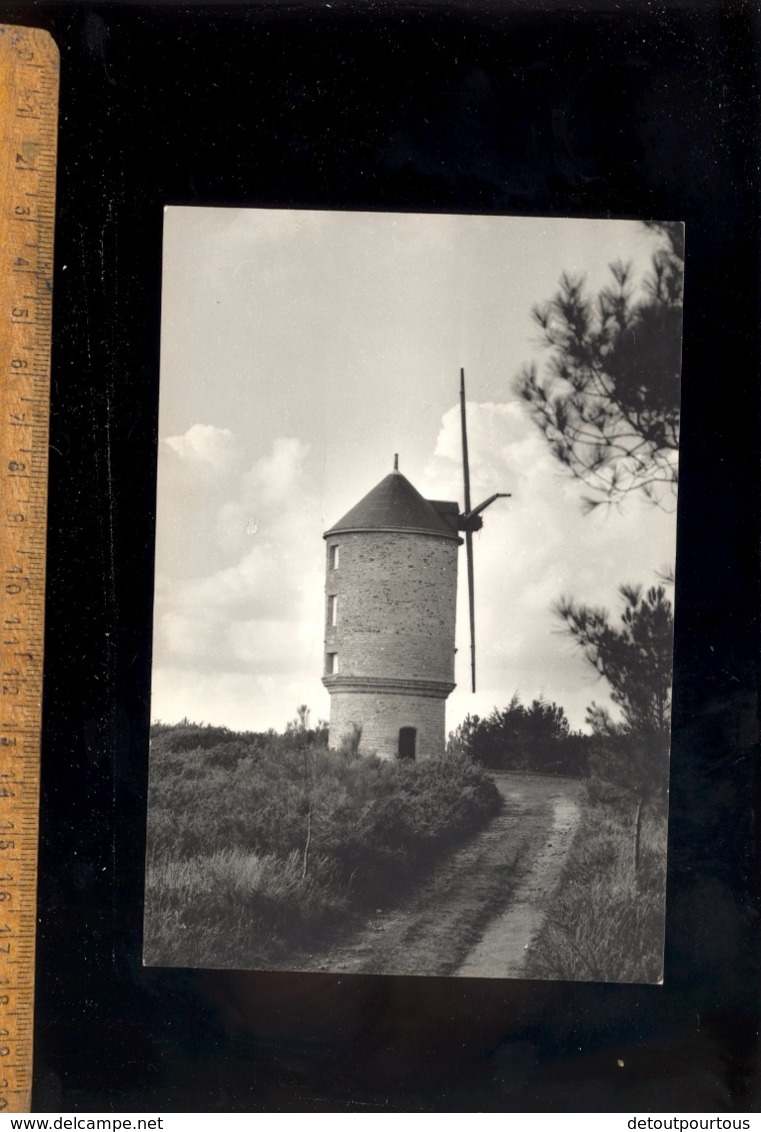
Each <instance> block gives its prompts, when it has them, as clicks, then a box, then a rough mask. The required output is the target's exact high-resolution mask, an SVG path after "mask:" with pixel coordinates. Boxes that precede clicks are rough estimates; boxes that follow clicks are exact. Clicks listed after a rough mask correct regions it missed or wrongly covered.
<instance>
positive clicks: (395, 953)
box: [317, 773, 582, 978]
mask: <svg viewBox="0 0 761 1132" xmlns="http://www.w3.org/2000/svg"><path fill="white" fill-rule="evenodd" d="M494 779H495V781H496V783H497V786H498V788H499V791H500V794H501V795H502V799H503V806H502V809H501V811H500V813H499V814H497V816H496V817H495V818H494V819H493V820H492V821H491V822H490V823H489V825H488V826H487V827H486V829H484V830H482V831H481V832H480V833H479V834H477V835H476V836H475V837H473V838H472V839H470V840H469V841H468V842H466V843H465V844H464V845H462V846H461V847H460V848H459V849H457V850H455V852H454V853H452V854H450V855H449V856H448V857H447V858H446V859H445V860H443V861H442V862H441V864H440V865H439V866H438V867H437V868H436V869H435V870H434V872H433V874H432V875H430V876H429V877H428V878H427V880H426V881H425V882H424V884H423V886H422V888H421V889H418V891H417V892H416V893H415V894H414V895H412V896H411V897H409V898H408V899H407V900H406V901H405V902H404V903H402V904H400V905H398V906H396V907H394V908H389V909H381V908H379V909H377V911H376V913H375V914H374V915H373V916H371V918H370V920H369V922H367V923H366V924H365V925H364V926H363V927H362V928H361V929H360V930H359V931H358V932H357V933H356V934H355V935H353V936H351V935H350V936H347V937H345V938H344V939H342V940H341V941H340V942H339V943H337V944H335V945H334V946H333V947H332V948H331V949H330V951H329V952H328V953H327V954H323V955H321V956H320V958H319V960H318V964H317V966H318V969H320V970H327V971H340V972H356V973H360V972H363V973H370V972H383V973H386V974H399V975H463V976H472V977H489V978H515V977H517V976H519V975H520V974H521V973H522V969H523V964H524V962H525V958H526V952H527V949H528V947H529V945H530V942H531V939H532V938H533V937H534V936H535V934H536V932H537V931H538V930H539V927H540V926H541V924H542V922H543V920H544V917H545V915H546V913H547V910H548V905H549V902H550V900H551V897H552V894H553V892H554V890H555V889H556V887H557V884H558V881H559V878H560V873H561V870H562V867H563V863H564V861H565V858H566V854H567V852H568V849H569V847H570V844H571V841H572V839H573V834H574V832H575V830H576V826H577V824H578V818H579V808H580V807H579V795H580V793H581V790H582V784H581V783H580V782H579V781H578V780H576V779H572V778H554V777H549V776H545V775H537V774H518V773H495V774H494Z"/></svg>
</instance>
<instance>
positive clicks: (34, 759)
mask: <svg viewBox="0 0 761 1132" xmlns="http://www.w3.org/2000/svg"><path fill="white" fill-rule="evenodd" d="M58 69H59V61H58V49H57V48H56V46H55V44H54V42H53V40H52V39H51V38H50V36H49V35H48V34H47V32H44V31H41V30H39V29H36V28H22V27H11V26H8V25H0V482H1V483H2V501H1V502H0V671H1V676H0V691H1V693H2V694H0V1110H2V1111H5V1112H28V1111H29V1108H30V1104H31V1089H32V1042H33V1007H34V940H35V923H36V916H37V913H36V899H37V840H38V834H39V783H40V727H41V721H42V647H43V635H44V599H45V537H46V518H47V480H48V421H49V404H50V350H51V318H52V282H53V229H54V207H55V167H56V138H57V131H58Z"/></svg>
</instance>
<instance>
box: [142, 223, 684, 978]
mask: <svg viewBox="0 0 761 1132" xmlns="http://www.w3.org/2000/svg"><path fill="white" fill-rule="evenodd" d="M687 238H688V239H689V232H688V233H687ZM684 241H685V231H684V228H683V227H682V225H681V224H680V223H678V218H665V219H657V218H649V217H648V218H645V219H643V220H635V219H626V220H612V219H564V218H557V217H555V218H542V217H525V216H524V217H510V216H489V215H453V214H413V213H393V212H372V213H371V212H342V211H327V210H326V211H309V210H292V209H288V210H286V209H274V208H273V209H262V208H256V209H242V208H216V207H190V206H182V207H180V206H177V207H168V208H167V209H166V210H165V213H164V242H163V283H162V313H161V374H160V399H159V454H158V486H157V509H156V523H157V526H156V566H155V605H154V621H153V629H154V635H153V659H152V692H151V719H152V724H151V751H150V783H149V799H148V840H147V862H146V896H145V938H144V962H145V964H147V965H149V966H165V967H195V968H203V967H206V968H235V969H244V970H261V971H319V972H331V973H346V974H369V973H372V974H389V975H417V976H467V977H475V978H492V979H503V978H521V979H550V980H571V981H584V982H589V981H599V982H613V983H643V984H646V983H649V984H657V983H659V982H661V981H662V976H663V940H664V931H665V916H666V856H667V854H666V846H667V826H668V784H669V736H670V716H671V680H672V651H673V609H674V593H673V590H674V575H675V544H676V501H677V465H678V441H679V420H680V394H679V384H680V368H681V342H682V283H683V264H684Z"/></svg>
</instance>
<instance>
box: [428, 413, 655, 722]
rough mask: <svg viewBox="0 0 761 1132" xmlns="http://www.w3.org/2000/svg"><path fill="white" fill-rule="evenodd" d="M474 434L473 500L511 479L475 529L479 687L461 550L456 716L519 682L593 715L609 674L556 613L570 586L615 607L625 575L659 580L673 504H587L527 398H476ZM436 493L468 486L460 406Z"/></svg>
mask: <svg viewBox="0 0 761 1132" xmlns="http://www.w3.org/2000/svg"><path fill="white" fill-rule="evenodd" d="M467 411H468V441H469V452H470V470H471V485H472V492H471V494H472V501H473V504H474V505H477V504H478V503H479V502H480V501H481V500H482V499H484V498H487V497H488V496H489V495H492V494H493V493H494V492H495V491H508V492H510V493H511V498H510V499H505V500H498V501H497V502H495V503H494V504H493V505H492V506H491V507H490V508H489V509H488V510H487V511H486V512H485V513H484V527H483V530H482V531H480V532H478V533H477V534H476V535H475V536H474V539H473V551H474V554H473V557H474V563H475V594H476V644H477V660H478V685H479V691H478V692H477V693H476V695H475V696H473V695H472V694H471V693H470V691H469V683H470V673H469V663H470V648H469V639H468V638H469V633H468V609H467V586H466V583H465V555H464V553H463V554H462V556H461V561H460V584H459V593H458V615H457V624H458V628H457V638H458V639H457V646H458V654H457V681H458V688H457V690H456V692H455V693H454V694H453V696H452V697H451V699H450V706H449V709H448V720H449V721H451V722H450V726H452V725H454V723H455V722H457V720H458V719H459V718H462V716H463V715H465V714H466V713H467V712H471V713H473V712H478V713H480V714H485V713H488V712H489V711H490V710H491V708H493V707H494V706H500V707H502V706H504V704H505V703H507V702H508V700H509V698H510V696H511V695H512V693H513V692H514V691H516V690H518V691H519V692H520V693H521V695H522V697H523V699H524V701H526V700H530V699H531V698H532V697H533V696H535V695H539V694H540V693H541V694H544V695H546V696H548V697H550V698H552V699H556V700H557V701H558V702H559V703H561V704H562V705H563V706H564V707H566V710H567V711H568V714H569V716H571V717H572V722H573V723H574V725H577V726H578V725H580V724H581V723H582V722H583V718H584V711H585V708H586V705H587V704H588V703H590V702H591V700H593V699H595V700H597V701H599V702H606V701H607V698H608V697H607V685H606V684H605V683H604V682H600V681H599V679H598V678H597V676H596V675H595V673H594V672H593V671H592V669H591V668H590V667H589V665H588V664H587V663H586V662H585V661H584V659H583V657H581V656H580V655H579V654H578V652H577V651H576V650H575V649H574V647H573V643H572V642H571V641H570V640H569V639H568V638H567V637H566V636H564V634H563V632H562V628H563V626H562V623H561V622H560V621H559V620H558V618H557V617H556V615H555V614H554V613H553V606H554V604H555V602H556V601H557V599H558V598H559V597H560V595H561V594H564V593H565V594H572V595H573V596H574V597H576V598H577V599H578V600H580V601H582V602H586V603H588V604H595V605H603V606H606V607H608V608H609V609H610V610H611V611H612V612H613V614H614V616H615V615H616V612H617V610H618V607H619V602H618V587H619V585H620V584H621V583H623V582H628V581H633V582H645V583H647V584H650V583H651V582H653V581H654V580H655V574H656V571H657V570H659V569H660V568H661V566H662V565H663V563H666V562H673V559H674V547H675V525H674V516H673V515H667V514H665V513H664V512H662V511H660V510H659V509H658V508H654V507H653V506H651V505H650V504H649V503H647V501H645V500H640V499H637V498H636V497H631V498H630V499H628V500H627V502H626V505H625V507H621V508H620V509H616V508H599V509H598V510H597V511H595V512H593V513H592V514H589V515H587V514H584V513H583V512H582V509H581V496H582V495H583V487H582V485H580V484H578V483H577V482H575V481H574V480H572V479H571V478H570V477H568V476H565V475H564V474H563V473H562V471H561V470H560V469H559V467H558V465H557V463H556V462H555V461H554V460H553V459H552V457H551V455H550V453H549V451H548V449H547V446H546V443H545V441H544V439H543V438H542V436H541V435H540V434H539V432H538V430H537V429H535V427H534V425H533V424H532V422H531V421H530V420H529V419H528V418H527V416H526V413H525V410H524V409H523V406H522V405H521V404H520V403H519V402H508V403H492V404H472V405H468V406H467ZM424 480H425V482H424V485H423V488H422V489H423V490H424V493H425V494H427V495H429V497H431V496H432V497H434V498H443V497H444V496H445V495H446V494H447V493H448V497H450V498H455V499H461V498H462V455H461V438H460V415H459V407H456V408H453V409H451V410H449V411H448V412H447V413H446V414H445V415H444V417H443V419H442V424H441V429H440V431H439V435H438V437H437V440H436V445H435V450H434V454H433V457H432V459H431V460H430V462H429V464H428V466H427V468H426V472H425V477H424Z"/></svg>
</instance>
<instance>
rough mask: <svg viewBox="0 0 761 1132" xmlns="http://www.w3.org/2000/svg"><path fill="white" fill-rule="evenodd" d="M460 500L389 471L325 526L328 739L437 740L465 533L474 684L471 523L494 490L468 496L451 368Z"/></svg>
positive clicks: (379, 745)
mask: <svg viewBox="0 0 761 1132" xmlns="http://www.w3.org/2000/svg"><path fill="white" fill-rule="evenodd" d="M460 406H461V416H462V442H463V468H464V480H465V508H464V510H463V511H462V512H461V511H460V508H459V506H458V504H457V503H452V502H440V501H438V500H430V499H424V498H423V496H422V495H421V494H420V492H419V491H417V490H416V489H415V488H414V487H413V485H412V484H411V483H410V481H409V480H408V479H406V477H405V476H403V475H402V473H401V472H400V471H399V466H398V460H397V458H396V457H395V458H394V470H393V472H391V473H390V474H389V475H387V476H386V477H385V478H384V479H382V480H381V481H380V483H379V484H377V485H376V486H375V487H374V488H373V489H372V491H370V492H368V493H367V495H365V496H364V498H362V499H361V500H360V501H359V503H357V504H356V506H354V507H352V509H351V510H350V511H348V512H347V513H346V514H345V515H344V516H343V518H342V519H339V521H338V522H337V523H335V524H334V525H333V526H332V527H331V528H330V530H328V531H326V532H325V535H324V536H323V537H324V538H325V540H326V543H327V567H326V584H325V593H326V598H327V600H326V629H325V673H324V676H323V683H324V685H325V687H326V688H327V689H328V691H329V693H330V745H331V746H332V747H340V746H342V745H343V744H346V743H354V744H358V749H359V750H360V751H361V752H367V753H370V752H375V753H376V754H378V755H379V756H381V757H382V758H421V759H424V758H429V757H431V756H432V755H438V754H441V753H443V751H444V747H445V743H446V728H445V704H446V698H447V696H448V695H449V693H450V692H451V691H452V690H453V688H454V687H455V681H454V655H455V610H456V603H457V558H458V551H459V547H460V546H461V545H462V542H463V539H462V538H461V532H462V533H464V535H465V544H466V551H467V565H468V592H469V599H470V628H471V667H472V684H473V690H474V691H475V686H476V684H475V624H474V601H473V544H472V534H473V531H475V530H478V529H479V528H480V527H481V526H482V519H481V512H482V511H484V510H485V509H486V508H487V507H488V506H489V504H490V503H493V502H494V500H495V499H498V498H499V497H500V495H501V494H503V493H498V494H497V495H492V496H491V497H490V498H489V499H487V500H485V501H484V502H483V503H481V504H480V505H479V506H478V507H476V508H473V509H471V506H470V476H469V471H468V447H467V431H466V422H465V384H464V375H463V373H462V371H461V373H460Z"/></svg>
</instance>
